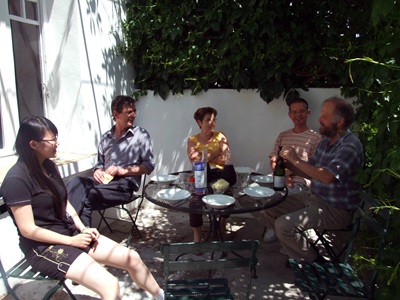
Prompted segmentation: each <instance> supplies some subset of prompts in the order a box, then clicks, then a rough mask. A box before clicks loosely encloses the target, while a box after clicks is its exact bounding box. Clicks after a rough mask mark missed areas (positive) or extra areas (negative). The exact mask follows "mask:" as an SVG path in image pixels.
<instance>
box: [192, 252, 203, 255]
mask: <svg viewBox="0 0 400 300" xmlns="http://www.w3.org/2000/svg"><path fill="white" fill-rule="evenodd" d="M192 253H193V254H194V255H197V256H202V255H203V252H201V251H193V252H192Z"/></svg>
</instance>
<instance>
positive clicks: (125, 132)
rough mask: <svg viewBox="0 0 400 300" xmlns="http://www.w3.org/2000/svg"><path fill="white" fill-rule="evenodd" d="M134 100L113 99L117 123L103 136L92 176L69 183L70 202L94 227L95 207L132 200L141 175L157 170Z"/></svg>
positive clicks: (149, 140)
mask: <svg viewBox="0 0 400 300" xmlns="http://www.w3.org/2000/svg"><path fill="white" fill-rule="evenodd" d="M135 103H136V100H135V99H133V98H132V97H129V96H124V95H119V96H116V97H115V98H114V99H113V100H112V102H111V115H112V117H113V120H114V121H115V125H114V126H113V127H112V128H111V129H110V130H108V131H107V132H106V133H104V134H103V135H102V137H101V140H100V143H99V146H98V151H97V163H96V165H95V166H94V168H93V177H82V176H77V177H73V178H72V179H71V180H70V181H68V183H67V191H68V198H69V201H70V202H71V204H72V206H73V207H74V208H75V210H76V212H77V213H78V215H79V216H80V218H81V220H82V222H83V223H84V224H85V225H86V226H89V227H91V221H92V210H100V209H105V208H108V207H112V206H115V205H117V204H121V203H129V201H130V199H131V197H132V193H133V192H134V191H137V190H138V189H139V187H140V184H141V178H142V174H150V173H151V172H152V171H153V170H154V156H153V145H152V142H151V139H150V135H149V133H148V132H147V131H146V130H145V129H144V128H141V127H139V126H136V125H134V121H135V118H136V106H135ZM110 179H111V181H110Z"/></svg>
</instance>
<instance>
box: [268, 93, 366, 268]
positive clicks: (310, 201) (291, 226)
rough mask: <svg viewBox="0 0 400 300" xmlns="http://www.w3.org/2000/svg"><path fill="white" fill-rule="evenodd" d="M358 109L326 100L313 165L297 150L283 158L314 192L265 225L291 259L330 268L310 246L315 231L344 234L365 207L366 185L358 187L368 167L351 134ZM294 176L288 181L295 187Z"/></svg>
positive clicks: (296, 197) (286, 150)
mask: <svg viewBox="0 0 400 300" xmlns="http://www.w3.org/2000/svg"><path fill="white" fill-rule="evenodd" d="M353 121H354V109H353V107H352V106H351V105H350V104H349V103H347V102H346V101H345V100H344V99H341V98H337V97H332V98H328V99H326V100H325V101H324V102H323V104H322V107H321V114H320V117H319V123H320V129H319V131H320V133H321V134H322V135H323V139H322V140H321V142H320V143H319V144H318V146H317V149H316V150H315V152H314V154H313V156H312V157H311V158H310V160H309V161H308V162H306V161H303V160H301V159H300V158H299V157H298V155H297V154H296V152H295V150H294V149H293V147H288V146H286V147H283V149H282V151H281V152H280V155H281V156H282V157H283V158H284V160H285V166H286V167H287V168H288V169H290V170H291V171H292V172H293V175H297V176H302V177H304V178H308V179H310V180H311V184H310V189H309V191H302V192H300V193H297V194H291V195H289V196H288V198H287V199H286V200H285V201H284V202H282V203H281V204H279V205H277V206H275V207H273V208H271V209H268V210H266V211H265V217H266V219H265V221H266V223H268V224H269V225H270V226H271V227H273V228H275V232H276V236H277V238H278V239H279V241H280V242H281V244H282V246H283V247H284V249H285V250H286V252H287V253H288V255H289V256H290V257H291V258H294V259H296V260H305V261H310V262H312V261H317V262H324V259H323V257H322V256H320V255H319V253H316V252H315V251H314V250H313V249H314V248H312V247H311V246H310V244H309V243H308V242H307V239H306V238H305V235H304V234H303V232H304V231H307V230H309V229H317V230H321V231H322V230H324V229H333V230H336V229H337V230H338V229H344V228H346V227H347V226H348V225H349V224H350V222H351V220H352V216H353V212H354V210H355V208H356V207H357V205H358V204H359V200H358V194H359V192H360V188H361V187H360V185H359V184H358V183H357V182H356V181H355V175H356V173H357V171H358V170H359V169H360V168H361V167H362V165H363V157H364V155H363V148H362V145H361V143H360V141H359V140H358V139H357V138H356V137H355V136H354V134H352V133H351V132H350V130H349V127H350V125H351V124H352V123H353ZM291 180H292V178H291V176H288V177H287V179H286V181H287V182H289V183H290V182H291Z"/></svg>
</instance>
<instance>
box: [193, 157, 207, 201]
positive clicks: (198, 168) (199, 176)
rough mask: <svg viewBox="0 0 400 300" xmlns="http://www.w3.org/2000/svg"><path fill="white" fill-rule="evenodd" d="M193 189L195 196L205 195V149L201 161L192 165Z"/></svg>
mask: <svg viewBox="0 0 400 300" xmlns="http://www.w3.org/2000/svg"><path fill="white" fill-rule="evenodd" d="M194 189H195V193H196V194H197V195H205V194H207V149H204V150H203V151H202V155H201V161H198V162H195V163H194Z"/></svg>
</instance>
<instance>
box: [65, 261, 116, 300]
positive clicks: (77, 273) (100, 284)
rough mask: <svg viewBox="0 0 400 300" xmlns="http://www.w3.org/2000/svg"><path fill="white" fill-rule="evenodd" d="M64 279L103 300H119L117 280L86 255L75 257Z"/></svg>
mask: <svg viewBox="0 0 400 300" xmlns="http://www.w3.org/2000/svg"><path fill="white" fill-rule="evenodd" d="M65 277H66V278H68V279H71V280H73V281H75V282H77V283H79V284H81V285H83V286H85V287H87V288H88V289H90V290H92V291H94V292H96V293H97V294H99V295H100V297H101V299H103V300H120V299H121V295H120V289H119V282H118V279H117V278H116V277H114V276H113V275H112V274H111V273H109V272H108V271H107V270H106V269H105V268H103V267H102V266H101V265H100V264H99V263H97V262H96V261H95V260H94V259H93V258H92V257H90V256H89V255H87V254H86V253H82V254H81V255H79V256H78V257H77V259H76V260H75V261H74V262H73V263H72V265H71V266H70V267H69V269H68V272H67V274H66V275H65Z"/></svg>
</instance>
